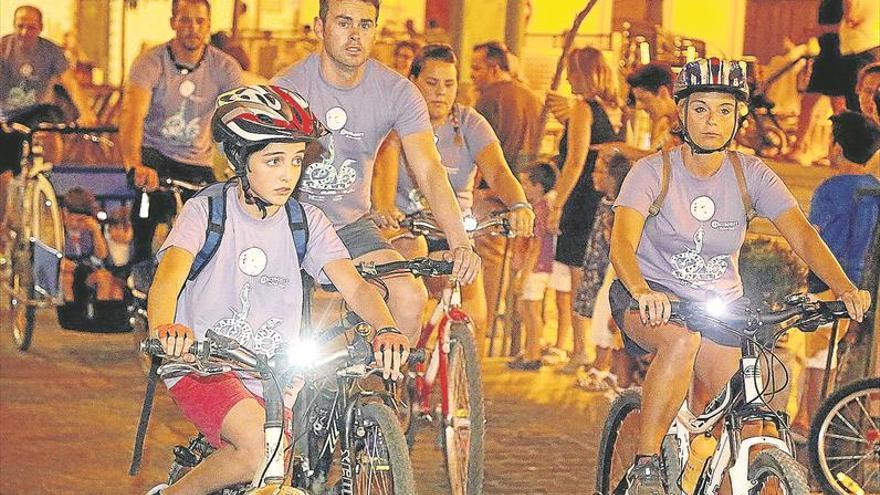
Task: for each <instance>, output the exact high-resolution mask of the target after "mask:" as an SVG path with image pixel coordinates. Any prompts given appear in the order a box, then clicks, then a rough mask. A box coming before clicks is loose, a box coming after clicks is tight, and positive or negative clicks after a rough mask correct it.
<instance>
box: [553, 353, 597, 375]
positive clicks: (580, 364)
mask: <svg viewBox="0 0 880 495" xmlns="http://www.w3.org/2000/svg"><path fill="white" fill-rule="evenodd" d="M589 364H590V360H589V359H587V356H585V355H583V354H580V355H575V356H572V357H571V359H569V360H568V363H566V364H565V366H563V367H562V368H559V372H560V373H563V374H566V375H574V374H575V373H577V372H578V370H580V369H581V368H584V367H586V366H589Z"/></svg>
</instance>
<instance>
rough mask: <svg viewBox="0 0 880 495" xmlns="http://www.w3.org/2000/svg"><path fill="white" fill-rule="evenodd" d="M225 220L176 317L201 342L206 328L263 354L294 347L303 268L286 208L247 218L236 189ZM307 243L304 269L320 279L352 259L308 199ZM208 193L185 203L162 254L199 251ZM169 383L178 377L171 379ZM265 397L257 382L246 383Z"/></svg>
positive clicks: (186, 288) (231, 193)
mask: <svg viewBox="0 0 880 495" xmlns="http://www.w3.org/2000/svg"><path fill="white" fill-rule="evenodd" d="M226 194H227V195H226V210H227V213H226V215H227V216H226V225H225V230H224V233H223V240H222V241H221V243H220V247H219V249H218V250H217V253H216V254H215V255H214V257H213V258H211V261H210V262H209V263H208V264H207V265H206V266H205V268H204V270H203V271H202V272H201V273H200V274H199V276H198V277H196V279H195V280H193V281H191V282H188V283H187V284H186V285H185V286H184V288H183V291H181V293H180V296H179V297H178V299H177V313H176V315H175V318H174V321H175V322H176V323H181V324H183V325H186V326H188V327H190V328H192V330H193V332H194V333H195V336H196V339H197V340H201V339H203V338H204V337H205V334H206V333H207V331H208V330H214V331H215V332H217V333H219V334H221V335H225V336H227V337H230V338H233V339H235V340H237V341H238V342H240V343H241V344H242V345H244V346H245V347H248V348H249V349H251V350H253V351H256V352H258V353H262V354H266V355H269V356H271V355H273V354H274V353H275V352H276V351H277V350H279V349H280V348H282V347H284V346H288V345H292V344H294V343H295V342H296V339H297V337H298V336H299V330H300V322H301V319H302V298H303V294H302V284H301V282H300V266H299V260H298V259H297V256H296V249H295V247H294V244H293V236H292V235H291V232H290V226H289V224H288V220H287V213H286V212H285V210H284V209H283V208H282V209H279V210H278V211H277V212H276V213H275V214H274V215H272V216H271V217H269V218H266V219H264V220H259V219H255V218H253V217H251V216H249V215H248V214H247V213H246V212H245V211H244V209H243V208H242V206H241V203H240V199H239V198H238V188H237V187H230V188H229V191H227V193H226ZM303 208H304V209H305V212H306V219H307V222H308V228H309V243H308V246H307V247H306V255H305V258H304V259H303V268H304V269H305V271H306V272H308V273H309V275H311V276H312V277H315V278H316V279H317V278H318V277H319V276H321V277H322V278H323V279H325V280H326V277H325V276H323V272H322V270H323V267H324V265H326V264H327V263H329V262H331V261H336V260H341V259H348V258H349V255H348V251H347V250H346V249H345V247H344V246H343V245H342V242H341V241H340V240H339V237H337V235H336V231H335V230H334V229H333V225H331V224H330V221H329V220H327V217H326V216H324V214H323V213H322V212H321V210H319V209H318V208H316V207H314V206H311V205H307V204H304V205H303ZM207 224H208V198H207V197H204V196H196V197H195V198H193V199H191V200H189V201H187V202H186V204H184V205H183V209H182V211H181V212H180V215H179V216H178V217H177V220H176V221H175V223H174V228H173V229H172V230H171V233H170V234H169V235H168V238H167V239H166V240H165V243H164V244H163V245H162V248H161V249H160V250H159V254H158V256H159V258H160V259H161V257H162V256H164V254H165V252H166V250H167V249H168V248H169V247H171V246H175V247H178V248H181V249H184V250H186V251H188V252H190V253H192V254H193V255H195V254H196V253H198V252H199V250H200V249H201V247H202V245H203V244H204V241H205V229H206V227H207ZM166 383H167V384H168V386H169V387H170V386H172V385H173V384H174V383H176V380H166ZM245 384H246V385H247V386H248V388H249V389H251V390H252V391H254V392H255V393H257V394H259V393H260V391H261V388H260V384H259V382H258V381H257V380H245Z"/></svg>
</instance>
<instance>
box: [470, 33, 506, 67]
mask: <svg viewBox="0 0 880 495" xmlns="http://www.w3.org/2000/svg"><path fill="white" fill-rule="evenodd" d="M477 50H486V62H488V63H489V65H495V66H497V67H498V68H499V69H501V70H503V71H504V72H510V57H509V56H508V54H509V53H510V50H508V49H507V45H505V44H504V43H502V42H500V41H490V42H488V43H481V44H479V45H477V46H475V47H474V51H477Z"/></svg>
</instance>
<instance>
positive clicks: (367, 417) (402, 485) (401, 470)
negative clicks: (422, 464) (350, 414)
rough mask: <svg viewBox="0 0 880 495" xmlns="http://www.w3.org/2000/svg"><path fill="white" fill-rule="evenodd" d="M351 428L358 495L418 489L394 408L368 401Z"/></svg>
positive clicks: (408, 492) (401, 494)
mask: <svg viewBox="0 0 880 495" xmlns="http://www.w3.org/2000/svg"><path fill="white" fill-rule="evenodd" d="M355 421H356V424H355V425H354V428H353V429H352V432H353V433H352V435H353V438H351V439H350V440H351V445H352V446H353V449H352V450H353V452H352V460H353V465H354V472H353V473H352V476H353V478H354V480H353V481H354V483H353V484H354V494H355V495H368V494H369V495H373V494H376V495H379V494H387V495H395V494H397V495H411V494H414V493H415V492H416V485H415V480H414V478H413V471H412V464H410V460H409V448H408V447H407V445H406V438H404V436H403V431H401V429H400V423H399V422H398V420H397V417H396V415H395V414H394V412H393V411H392V410H391V409H390V408H389V407H388V406H386V405H384V404H366V405H364V406H363V407H361V408H360V415H359V417H358V418H357V419H356V420H355Z"/></svg>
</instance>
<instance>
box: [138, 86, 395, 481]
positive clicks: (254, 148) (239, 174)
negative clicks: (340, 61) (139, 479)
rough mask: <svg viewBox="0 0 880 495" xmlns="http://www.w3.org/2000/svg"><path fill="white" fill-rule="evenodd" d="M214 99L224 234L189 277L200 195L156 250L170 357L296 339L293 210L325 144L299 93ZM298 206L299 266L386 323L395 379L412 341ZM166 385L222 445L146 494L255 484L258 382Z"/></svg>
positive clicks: (328, 231)
mask: <svg viewBox="0 0 880 495" xmlns="http://www.w3.org/2000/svg"><path fill="white" fill-rule="evenodd" d="M217 103H218V106H217V109H216V111H215V112H214V116H213V119H212V122H211V126H212V131H213V135H214V140H215V141H217V142H218V144H219V145H220V148H221V149H222V151H223V153H224V154H225V156H226V158H227V160H228V161H229V165H230V166H231V167H232V168H233V169H234V170H235V177H234V178H232V179H230V181H229V182H228V183H227V184H226V185H225V186H224V185H218V186H212V187H222V188H224V189H223V190H222V194H225V198H226V211H227V213H226V217H225V223H224V226H225V228H224V229H223V230H224V233H223V236H222V238H221V240H220V243H219V245H218V248H217V251H216V252H215V254H214V255H213V256H212V257H211V258H210V261H209V262H208V263H207V264H206V265H204V268H203V269H202V270H201V271H200V272H198V274H197V275H196V276H191V275H192V272H191V268H192V267H193V264H194V258H195V256H196V254H198V253H200V251H201V249H202V247H203V245H204V243H205V240H206V228H207V227H208V222H209V212H208V207H209V201H208V197H207V195H206V194H199V195H197V196H196V197H194V198H193V199H192V200H190V201H188V202H187V203H186V204H185V205H184V207H183V210H182V211H181V213H180V216H179V217H178V218H177V221H176V223H175V225H174V228H173V229H172V230H171V233H170V234H169V236H168V238H167V239H166V240H165V243H164V245H163V246H162V247H161V249H160V250H159V253H158V254H157V256H158V258H159V266H158V269H157V272H156V277H155V280H154V282H153V285H152V287H151V289H150V294H149V305H148V308H147V313H148V319H149V322H150V329H151V332H152V336H153V337H154V338H159V339H160V340H162V342H163V345H164V348H165V352H166V353H167V354H168V355H173V356H182V355H184V354H186V353H187V351H188V350H189V348H190V346H191V345H192V343H193V342H194V341H195V340H201V339H203V338H204V337H205V334H206V332H207V331H208V330H213V331H215V332H217V333H219V334H221V335H225V336H227V337H230V338H233V339H235V340H237V341H238V342H240V343H241V344H242V345H243V346H246V347H248V348H250V349H251V350H253V351H255V352H258V353H262V354H265V355H268V356H271V355H273V354H274V353H275V352H276V351H277V350H279V349H281V348H283V347H285V346H296V345H297V342H296V340H297V336H298V335H299V329H300V328H299V327H300V320H301V316H302V315H301V308H302V298H303V297H304V295H303V290H302V282H301V278H300V268H301V267H300V265H299V258H298V256H297V254H296V245H295V242H296V241H295V240H294V236H293V235H291V227H290V222H289V220H288V214H287V209H286V205H287V202H288V200H289V199H290V197H291V195H292V194H293V192H294V189H295V188H296V186H297V183H298V181H299V177H300V172H301V170H302V169H303V167H304V166H306V165H308V164H309V163H310V161H311V160H314V159H315V157H317V156H318V155H319V152H318V150H317V149H316V147H319V146H320V145H318V143H317V139H318V138H319V137H321V136H322V135H324V133H325V132H326V131H325V130H324V126H323V125H322V124H321V123H320V122H319V121H318V120H317V119H316V118H315V116H314V115H313V114H312V112H311V110H309V107H308V104H307V103H306V101H305V100H303V99H302V97H301V96H299V95H298V94H296V93H294V92H293V91H289V90H286V89H282V88H279V87H275V86H246V87H242V88H238V89H235V90H233V91H230V92H227V93H224V94H222V95H220V97H219V99H218V102H217ZM302 208H303V210H304V217H305V220H306V223H307V224H308V236H307V239H308V241H307V245H306V250H305V254H304V257H303V262H302V268H303V269H304V270H305V271H306V272H308V273H309V274H310V275H311V276H312V277H315V278H320V279H322V280H324V281H325V282H326V281H329V282H332V283H333V284H334V285H335V286H336V287H337V288H338V289H339V292H340V293H341V294H342V296H343V298H344V299H345V300H346V302H347V303H348V304H349V306H350V307H351V308H352V309H353V310H354V311H356V312H357V313H358V314H359V315H361V316H362V317H363V318H364V320H366V321H367V322H368V323H370V324H371V325H373V327H375V328H377V329H379V330H378V331H377V337H376V338H375V339H374V342H373V344H374V349H375V351H376V358H377V360H378V361H379V362H380V363H383V365H384V367H385V375H386V377H388V376H391V377H393V378H397V377H399V375H400V373H399V368H400V363H401V362H404V361H405V359H406V355H407V352H408V349H409V341H408V340H407V339H406V337H404V336H403V335H401V334H400V332H399V331H398V330H397V328H396V326H395V323H394V320H393V319H392V317H391V313H390V312H389V311H388V308H387V306H386V305H385V303H384V302H383V300H382V297H381V296H380V295H379V293H378V291H376V290H375V288H374V287H373V286H371V285H369V284H368V283H367V282H365V281H364V280H363V279H362V278H361V277H360V275H359V274H358V273H357V271H356V270H355V268H354V265H352V263H351V260H350V259H349V254H348V251H347V250H346V249H345V247H344V246H343V245H342V243H341V242H340V240H339V238H338V237H337V235H336V231H335V230H334V229H333V225H332V224H331V223H330V221H329V220H327V217H325V216H324V214H323V213H322V212H321V210H319V209H318V208H316V207H314V206H312V205H308V204H303V205H302ZM328 279H329V280H328ZM166 385H167V387H168V390H169V392H170V393H171V396H172V397H173V399H174V402H175V403H176V404H177V405H178V407H179V408H180V409H181V411H182V412H183V414H184V416H186V417H187V419H189V420H190V421H191V422H192V423H193V424H194V425H195V426H196V427H197V428H198V429H199V430H200V431H201V432H202V433H203V434H204V435H205V436H206V437H207V438H208V440H209V441H210V443H211V444H212V445H213V446H214V447H215V448H218V449H219V450H217V451H216V452H215V453H214V454H213V455H211V456H210V457H209V458H207V459H206V460H204V461H203V462H201V463H200V464H199V465H198V466H196V467H195V468H194V469H193V470H192V471H190V472H189V473H188V474H186V475H185V476H184V477H183V478H181V480H180V481H179V482H177V483H175V484H174V485H173V486H171V487H166V486H159V487H156V488H155V489H154V490H152V491H151V492H150V493H162V494H164V495H173V494H178V493H186V494H194V493H210V492H213V491H215V490H218V489H221V488H223V487H225V486H228V485H231V484H235V483H240V482H245V481H250V480H251V478H252V477H253V474H254V472H255V471H256V469H257V468H258V465H259V464H260V462H261V461H262V460H263V419H264V417H265V414H264V411H263V403H262V389H261V386H260V382H259V381H258V380H254V379H253V378H252V377H248V376H241V375H237V374H235V373H228V374H226V375H220V376H211V377H208V378H205V377H200V376H197V375H193V374H191V375H188V376H184V377H182V378H176V379H169V380H166ZM288 392H289V393H290V394H294V393H295V392H296V391H295V390H289V391H288Z"/></svg>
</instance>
